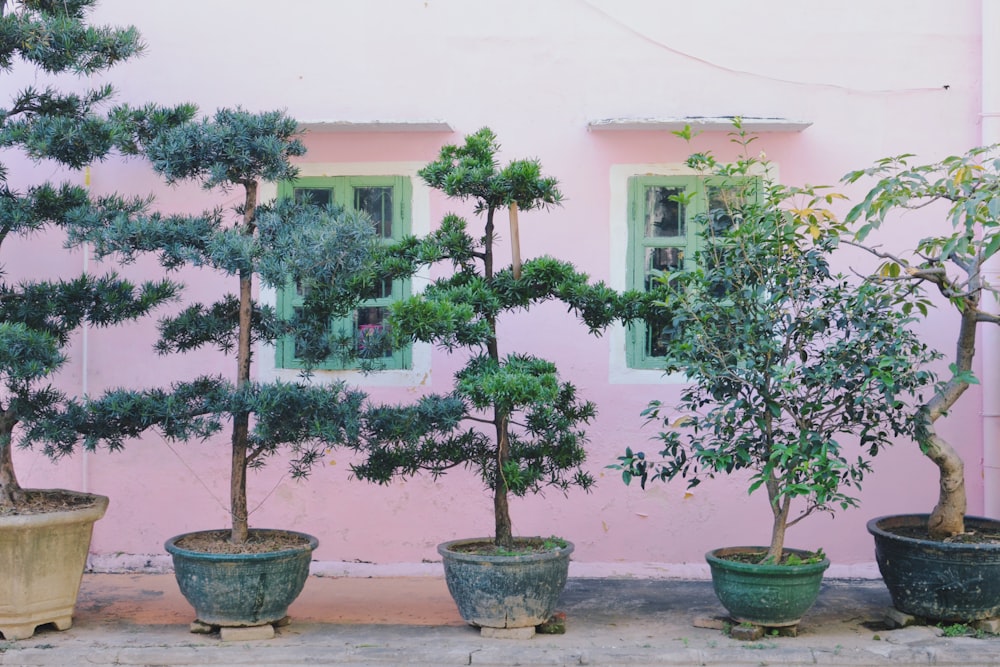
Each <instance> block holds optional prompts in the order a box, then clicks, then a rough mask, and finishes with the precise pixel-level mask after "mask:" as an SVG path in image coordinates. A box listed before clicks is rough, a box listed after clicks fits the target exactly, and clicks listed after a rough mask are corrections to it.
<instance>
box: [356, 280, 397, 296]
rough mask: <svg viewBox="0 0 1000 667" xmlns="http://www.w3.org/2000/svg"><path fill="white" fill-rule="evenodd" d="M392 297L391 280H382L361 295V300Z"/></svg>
mask: <svg viewBox="0 0 1000 667" xmlns="http://www.w3.org/2000/svg"><path fill="white" fill-rule="evenodd" d="M391 296H392V280H390V279H389V278H383V279H382V280H380V281H378V282H377V283H375V284H374V285H372V286H371V287H370V288H368V289H366V290H365V291H364V293H363V294H362V295H361V298H362V299H388V298H389V297H391Z"/></svg>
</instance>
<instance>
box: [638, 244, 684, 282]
mask: <svg viewBox="0 0 1000 667" xmlns="http://www.w3.org/2000/svg"><path fill="white" fill-rule="evenodd" d="M683 264H684V250H683V249H682V248H646V275H645V287H646V290H649V289H650V288H651V287H652V286H653V276H654V275H655V272H657V271H661V272H664V271H672V270H676V269H679V268H681V266H683Z"/></svg>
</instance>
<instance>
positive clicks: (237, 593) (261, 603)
mask: <svg viewBox="0 0 1000 667" xmlns="http://www.w3.org/2000/svg"><path fill="white" fill-rule="evenodd" d="M204 532H217V531H204ZM250 533H251V535H261V534H262V533H281V534H286V535H295V536H298V537H301V538H302V539H303V545H302V546H301V547H296V548H289V549H283V550H281V551H273V552H268V553H259V554H215V553H202V552H199V551H193V550H191V549H185V548H183V547H179V546H178V545H177V543H178V542H180V541H181V540H183V539H184V538H185V537H187V536H189V535H196V534H197V533H187V534H184V535H177V536H176V537H172V538H170V539H169V540H167V542H166V545H165V548H166V550H167V552H168V553H169V554H170V555H171V556H173V561H174V574H175V575H176V577H177V585H178V586H179V587H180V589H181V593H182V594H183V595H184V597H185V598H186V599H187V601H188V602H189V603H190V604H191V606H192V607H194V609H195V614H196V617H197V619H198V620H199V621H201V622H202V623H205V624H206V625H217V626H222V627H246V626H254V625H265V624H268V623H274V622H276V621H279V620H281V619H283V618H284V617H285V616H287V615H288V606H289V605H290V604H291V603H292V602H293V601H294V600H295V598H297V597H298V596H299V593H301V592H302V588H303V587H304V586H305V583H306V578H307V577H308V576H309V562H310V561H311V559H312V552H313V550H315V549H316V547H317V546H319V540H317V539H316V538H315V537H313V536H311V535H306V534H305V533H294V532H291V531H279V530H264V529H253V530H251V531H250Z"/></svg>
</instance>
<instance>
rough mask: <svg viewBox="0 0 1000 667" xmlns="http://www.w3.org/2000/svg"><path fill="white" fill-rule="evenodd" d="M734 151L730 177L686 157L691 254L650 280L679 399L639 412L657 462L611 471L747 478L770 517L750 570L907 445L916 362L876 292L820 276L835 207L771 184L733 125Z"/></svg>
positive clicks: (915, 346)
mask: <svg viewBox="0 0 1000 667" xmlns="http://www.w3.org/2000/svg"><path fill="white" fill-rule="evenodd" d="M734 141H736V142H737V143H738V145H739V146H740V147H741V150H742V152H741V156H740V157H739V159H738V160H736V161H735V162H733V163H720V162H718V161H717V160H716V159H715V158H714V157H713V156H712V155H711V154H695V155H693V156H691V157H690V158H689V160H688V163H689V166H691V167H693V168H695V169H697V170H699V171H700V172H702V173H704V174H706V176H708V177H709V181H708V182H709V184H710V191H711V192H712V195H711V202H712V204H711V206H710V210H709V212H708V213H707V214H706V215H704V216H703V218H702V219H701V220H700V222H701V228H702V230H703V234H702V238H703V245H702V248H701V251H700V252H699V254H698V257H697V259H696V262H695V264H696V266H693V267H690V268H685V269H682V270H678V271H674V272H670V273H668V274H664V275H662V276H661V277H660V278H659V282H660V287H661V292H660V294H661V296H662V299H663V300H662V304H661V305H662V309H663V310H662V313H661V318H662V321H664V322H665V323H666V327H665V329H664V330H663V332H662V342H663V345H664V349H665V350H666V370H667V371H670V372H678V373H683V374H685V375H687V376H688V378H689V384H687V385H685V386H684V387H683V389H682V390H681V394H680V399H679V401H678V403H677V404H676V405H664V404H663V403H662V402H660V401H658V400H654V401H651V402H650V404H649V407H648V408H647V409H646V410H645V412H644V415H645V416H646V417H647V419H649V420H651V421H656V422H659V423H661V427H662V428H663V430H662V432H661V433H660V434H659V438H658V439H659V441H660V446H661V448H662V449H661V450H660V451H659V454H658V458H656V459H653V458H651V457H647V456H646V455H645V453H644V452H641V451H636V452H634V451H632V449H631V448H628V449H626V451H625V454H624V455H623V456H621V457H619V464H618V465H617V466H613V467H617V468H619V469H620V470H621V471H622V477H623V479H624V481H625V483H626V484H627V483H629V482H631V480H632V479H635V478H638V479H639V481H640V483H641V484H642V485H643V486H645V484H646V483H647V481H649V480H650V479H659V480H664V481H666V480H671V479H674V478H675V477H683V478H685V479H687V482H688V486H689V487H691V486H695V485H697V484H698V483H700V482H701V481H702V479H703V478H706V477H709V478H710V477H714V476H715V475H717V474H731V473H735V472H738V471H742V470H746V471H749V472H750V473H752V474H751V477H750V484H749V492H751V493H752V492H754V491H756V490H758V489H759V488H762V487H763V488H764V490H765V492H766V493H767V500H768V505H769V507H770V510H771V517H772V521H771V539H770V543H769V546H768V550H767V553H766V555H765V556H764V557H763V560H762V562H771V563H780V562H782V557H783V549H784V544H785V531H786V529H787V528H788V527H789V526H792V525H794V524H796V523H798V522H799V521H800V520H802V519H803V518H805V517H806V516H808V515H810V514H813V513H815V512H824V511H825V512H833V511H835V509H836V508H837V507H841V508H847V507H850V506H854V505H855V504H856V502H857V501H856V498H854V497H853V496H851V495H850V489H851V488H857V487H858V486H859V485H860V483H861V482H862V479H863V477H864V475H865V473H867V472H868V471H869V470H870V460H869V459H868V457H869V456H874V455H875V454H877V453H878V451H879V450H880V449H881V448H883V447H885V446H887V445H889V444H890V443H891V441H892V439H893V438H894V437H895V436H899V435H907V434H913V433H914V432H915V429H916V422H915V421H914V420H913V418H912V410H911V409H910V407H909V404H908V401H909V400H910V399H911V397H912V396H913V395H914V394H916V393H918V392H919V391H920V389H921V388H922V387H923V386H924V385H925V384H927V383H928V382H930V381H931V380H932V377H931V375H930V374H929V373H928V371H926V370H921V367H922V366H923V365H924V362H926V361H927V360H928V359H929V358H931V356H932V354H931V352H929V351H928V349H927V347H926V346H925V345H924V344H923V343H922V342H920V340H919V339H918V338H917V337H916V336H915V335H914V334H913V333H912V332H911V331H910V330H909V328H908V325H909V323H910V318H909V317H908V316H907V315H904V314H903V313H902V312H901V311H900V310H899V309H898V308H897V307H896V305H897V299H898V297H897V295H895V294H894V293H893V292H892V291H891V290H887V289H885V288H884V287H883V286H881V285H877V284H873V283H870V282H865V281H857V280H852V279H850V278H848V277H845V276H843V275H841V274H835V273H834V272H833V271H832V270H831V268H830V263H829V260H830V257H831V254H832V253H833V252H834V250H835V248H836V247H837V240H838V234H839V230H840V228H841V226H840V225H839V223H838V222H837V221H836V219H835V218H834V216H833V214H832V213H831V212H830V210H829V209H828V208H826V206H827V205H828V204H830V203H832V201H833V199H834V198H835V197H836V196H837V195H834V194H823V193H822V191H821V190H820V189H818V188H812V187H808V188H802V189H800V188H791V187H786V186H783V185H781V184H779V183H776V182H774V181H773V180H772V179H771V178H770V177H769V175H768V167H769V165H768V163H767V161H766V160H764V159H762V158H757V157H753V156H751V155H750V152H749V149H748V148H749V144H750V143H751V142H752V141H753V137H750V136H747V135H746V133H745V132H743V131H742V129H740V128H739V125H738V124H737V131H736V132H735V138H734ZM858 445H860V447H859V452H861V453H860V454H859V455H857V456H855V455H854V454H852V453H851V448H856V447H857V446H858Z"/></svg>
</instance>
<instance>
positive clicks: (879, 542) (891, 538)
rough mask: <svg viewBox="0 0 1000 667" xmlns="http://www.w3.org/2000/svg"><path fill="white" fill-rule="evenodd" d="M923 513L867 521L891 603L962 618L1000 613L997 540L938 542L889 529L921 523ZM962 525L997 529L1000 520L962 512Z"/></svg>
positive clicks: (931, 615) (937, 616)
mask: <svg viewBox="0 0 1000 667" xmlns="http://www.w3.org/2000/svg"><path fill="white" fill-rule="evenodd" d="M927 517H928V515H927V514H901V515H898V516H883V517H879V518H877V519H872V520H871V521H869V522H868V532H869V533H871V534H872V536H874V538H875V559H876V560H877V561H878V569H879V571H880V572H881V573H882V580H883V581H885V585H886V587H887V588H888V589H889V595H890V596H892V604H893V606H895V607H896V609H899V610H900V611H902V612H906V613H907V614H912V615H914V616H919V617H921V618H925V619H929V620H935V621H951V622H963V623H964V622H967V621H977V620H981V619H986V618H995V617H998V616H1000V544H956V543H947V542H936V541H931V540H922V539H918V538H913V537H905V536H903V535H897V534H895V533H893V530H894V529H899V528H925V527H926V526H927ZM965 528H966V530H973V531H978V532H993V533H1000V521H996V520H993V519H984V518H981V517H965Z"/></svg>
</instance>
